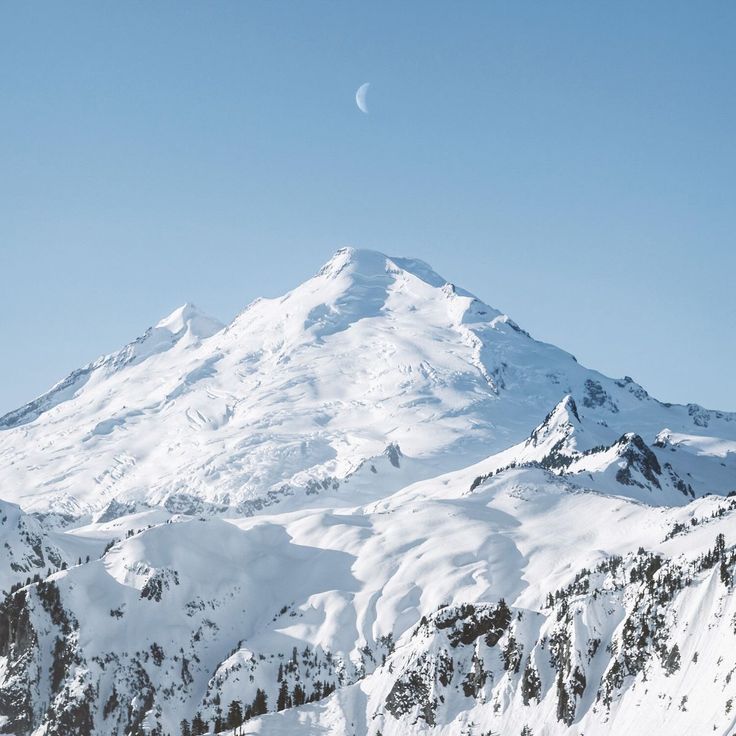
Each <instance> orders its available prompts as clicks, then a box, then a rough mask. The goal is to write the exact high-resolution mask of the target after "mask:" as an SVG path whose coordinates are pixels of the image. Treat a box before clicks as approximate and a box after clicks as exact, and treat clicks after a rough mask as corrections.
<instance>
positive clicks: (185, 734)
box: [179, 718, 192, 736]
mask: <svg viewBox="0 0 736 736" xmlns="http://www.w3.org/2000/svg"><path fill="white" fill-rule="evenodd" d="M179 728H180V729H181V736H192V729H191V728H190V727H189V721H188V720H187V719H186V718H184V719H183V720H182V722H181V723H180V724H179Z"/></svg>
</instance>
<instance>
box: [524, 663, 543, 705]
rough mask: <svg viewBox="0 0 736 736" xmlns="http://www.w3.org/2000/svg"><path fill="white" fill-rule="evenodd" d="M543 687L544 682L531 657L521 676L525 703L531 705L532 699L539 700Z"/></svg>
mask: <svg viewBox="0 0 736 736" xmlns="http://www.w3.org/2000/svg"><path fill="white" fill-rule="evenodd" d="M541 688H542V683H541V681H540V679H539V674H538V673H537V670H536V669H535V668H534V665H533V664H532V662H531V659H530V660H529V662H528V663H527V665H526V669H525V670H524V674H523V675H522V678H521V697H522V699H523V700H524V705H529V703H530V701H531V700H536V701H539V693H540V691H541Z"/></svg>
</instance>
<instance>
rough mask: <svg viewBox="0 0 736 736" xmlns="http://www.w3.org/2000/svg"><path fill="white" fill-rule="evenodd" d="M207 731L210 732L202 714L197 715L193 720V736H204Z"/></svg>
mask: <svg viewBox="0 0 736 736" xmlns="http://www.w3.org/2000/svg"><path fill="white" fill-rule="evenodd" d="M207 731H209V728H208V727H207V724H206V723H205V722H204V720H203V719H202V716H201V714H199V713H196V714H195V716H194V718H192V736H202V734H204V733H207Z"/></svg>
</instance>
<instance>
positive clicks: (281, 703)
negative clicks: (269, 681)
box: [276, 680, 291, 710]
mask: <svg viewBox="0 0 736 736" xmlns="http://www.w3.org/2000/svg"><path fill="white" fill-rule="evenodd" d="M287 708H291V698H290V697H289V686H288V685H287V684H286V680H284V681H283V682H282V683H281V687H280V688H279V696H278V700H277V701H276V709H277V710H286V709H287Z"/></svg>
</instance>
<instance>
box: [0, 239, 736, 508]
mask: <svg viewBox="0 0 736 736" xmlns="http://www.w3.org/2000/svg"><path fill="white" fill-rule="evenodd" d="M568 394H569V395H571V396H572V397H573V398H574V400H575V402H576V405H577V407H578V410H579V413H580V414H581V416H582V417H583V418H584V419H585V420H586V422H587V424H588V426H589V427H591V428H592V427H593V426H594V425H598V426H601V427H603V428H608V429H610V434H611V435H613V436H612V437H610V438H609V442H612V441H614V440H615V439H616V438H618V437H620V436H621V435H623V434H624V433H626V432H634V433H636V434H638V435H639V436H641V437H642V438H643V440H644V441H645V442H646V443H648V444H651V443H653V442H654V440H655V438H656V436H657V435H658V433H660V432H661V431H662V430H664V429H668V430H670V431H671V432H674V433H677V434H682V435H683V436H695V437H698V436H708V437H714V438H720V439H721V440H723V441H728V442H734V441H736V421H733V419H734V418H733V416H732V415H729V414H725V413H723V412H709V411H706V410H704V409H702V408H700V407H695V406H694V405H689V406H687V407H683V406H669V405H664V404H660V403H659V402H657V401H655V400H654V399H652V398H651V397H649V396H648V394H647V393H646V391H644V390H643V389H642V388H641V387H640V386H638V385H637V384H636V383H634V382H633V381H632V380H631V379H628V378H627V379H623V380H619V381H616V380H612V379H609V378H606V377H605V376H602V375H600V374H599V373H597V372H595V371H591V370H588V369H586V368H584V367H582V366H580V365H579V364H578V363H577V362H576V361H575V360H574V358H573V357H572V356H571V355H569V354H568V353H565V352H564V351H562V350H560V349H558V348H556V347H553V346H551V345H547V344H544V343H540V342H537V341H535V340H533V339H532V338H531V337H530V336H529V335H528V334H527V333H526V332H524V331H523V330H522V329H521V328H519V327H518V326H517V325H516V324H515V323H514V322H513V320H511V319H509V318H508V317H507V316H505V315H503V314H501V313H500V312H499V311H497V310H496V309H493V308H492V307H489V306H487V305H485V304H483V302H481V301H480V300H478V299H477V298H475V297H474V296H473V295H471V294H469V293H468V292H466V291H464V290H463V289H460V288H458V287H455V286H453V285H451V284H449V283H447V282H446V281H445V279H443V278H442V277H440V276H439V275H438V274H436V273H435V272H434V271H432V270H431V268H430V267H429V266H428V265H427V264H424V263H422V262H421V261H417V260H412V259H404V258H393V259H392V258H389V257H387V256H384V255H382V254H380V253H376V252H372V251H359V250H353V249H343V250H341V251H338V253H337V254H336V255H335V256H334V257H333V259H332V260H331V261H330V262H329V263H328V264H326V265H325V266H324V267H323V268H322V269H321V270H320V272H319V273H318V274H317V275H316V276H315V277H313V278H312V279H310V280H308V281H306V282H305V283H304V284H302V285H301V286H299V287H297V288H296V289H295V290H294V291H292V292H290V293H288V294H286V295H285V296H284V297H281V298H278V299H260V300H257V301H256V302H254V303H253V304H251V305H250V306H249V307H248V308H247V309H246V310H245V311H243V312H242V313H241V314H240V315H238V317H236V319H235V320H234V321H233V322H232V323H231V324H230V325H229V326H227V327H226V328H225V329H219V324H218V323H216V322H214V321H212V320H209V319H208V318H206V317H204V316H202V315H201V314H200V313H199V312H197V311H196V310H195V309H194V308H192V307H189V306H187V307H185V308H182V309H181V310H177V312H175V313H174V314H173V315H171V316H170V317H168V318H166V319H165V320H162V321H161V322H160V323H159V325H158V326H157V327H155V328H152V329H151V330H149V331H148V332H147V333H146V334H145V335H144V337H142V338H140V339H139V340H137V341H135V342H134V343H131V345H129V346H127V347H126V348H124V349H123V350H121V351H120V352H119V353H116V354H113V355H110V356H105V357H103V358H100V359H98V360H97V361H95V362H93V363H92V364H90V365H89V366H87V367H85V368H82V369H80V371H77V372H75V373H74V374H72V376H70V377H69V378H68V379H66V380H65V381H62V382H61V383H60V384H59V385H58V386H57V387H55V388H54V389H52V390H51V391H50V392H49V393H48V394H46V395H44V396H42V397H40V398H39V399H37V400H35V401H33V402H31V403H30V404H28V405H27V406H26V407H23V408H21V409H18V410H17V411H15V412H11V413H10V414H8V415H6V416H5V417H4V418H2V419H0V427H1V428H2V430H0V483H2V488H3V491H2V492H3V494H4V495H5V497H7V498H8V499H9V500H13V501H16V502H19V503H22V505H23V506H24V508H26V509H28V510H37V511H47V510H50V509H53V510H54V511H57V512H59V511H61V512H64V513H67V514H72V515H75V516H84V515H89V514H93V513H95V512H97V511H100V510H101V509H103V508H105V507H106V506H107V505H108V504H109V503H110V501H111V500H113V499H115V500H118V501H120V502H122V503H131V502H132V503H148V504H153V505H161V504H165V503H166V502H167V499H169V498H170V497H177V498H181V497H184V496H186V497H192V498H197V499H200V501H202V502H205V503H206V504H209V508H229V509H231V510H232V512H233V513H235V514H242V513H251V512H253V511H258V510H259V509H261V508H264V507H267V506H271V505H273V504H274V503H277V502H280V501H284V500H285V499H286V500H288V501H289V502H288V504H287V507H288V508H296V507H298V506H300V505H302V504H303V503H305V502H306V503H308V502H309V501H310V499H309V495H313V493H311V491H314V490H315V489H316V488H318V487H319V488H321V489H322V492H329V493H330V494H331V495H332V496H333V497H339V498H341V499H342V501H341V502H344V503H348V504H351V503H356V502H359V501H360V500H361V499H364V498H365V497H366V495H365V494H368V496H372V497H380V496H381V495H385V494H387V493H389V492H391V491H395V490H397V489H399V488H401V487H402V486H403V485H406V484H407V483H409V482H411V481H413V480H419V479H421V478H428V477H432V476H434V475H436V474H438V473H441V472H447V471H450V470H454V469H459V468H462V467H464V466H466V465H469V464H471V463H473V462H477V461H479V460H481V459H482V458H483V457H486V456H488V455H489V454H491V453H493V452H498V451H500V450H504V449H506V448H508V447H510V446H511V445H513V444H515V443H518V442H520V441H522V440H524V439H525V438H526V437H527V436H528V435H529V433H530V432H531V430H532V429H533V428H534V426H535V425H536V424H538V422H539V420H540V417H541V416H542V415H543V414H544V413H545V412H547V411H549V410H550V408H551V407H553V406H555V404H557V403H558V402H559V401H560V400H561V399H562V398H563V397H564V396H565V395H568ZM590 431H591V432H592V431H593V430H592V429H591V430H590ZM390 444H395V445H397V446H398V447H399V448H400V449H401V452H402V453H403V455H404V458H405V463H404V464H403V467H402V469H401V472H393V471H392V470H391V469H388V472H382V473H379V474H378V477H368V478H367V479H361V478H356V477H353V479H352V482H351V483H348V484H346V483H345V480H346V479H347V478H348V477H351V476H352V475H353V473H354V471H355V470H356V469H357V468H358V467H360V466H362V465H364V464H365V463H370V462H372V460H371V459H372V458H377V457H380V456H381V455H382V453H383V452H384V450H385V448H386V447H387V446H388V445H390ZM690 447H691V449H695V452H694V454H696V455H698V454H700V453H699V450H697V449H696V448H697V445H691V446H690ZM308 492H310V493H308Z"/></svg>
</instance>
